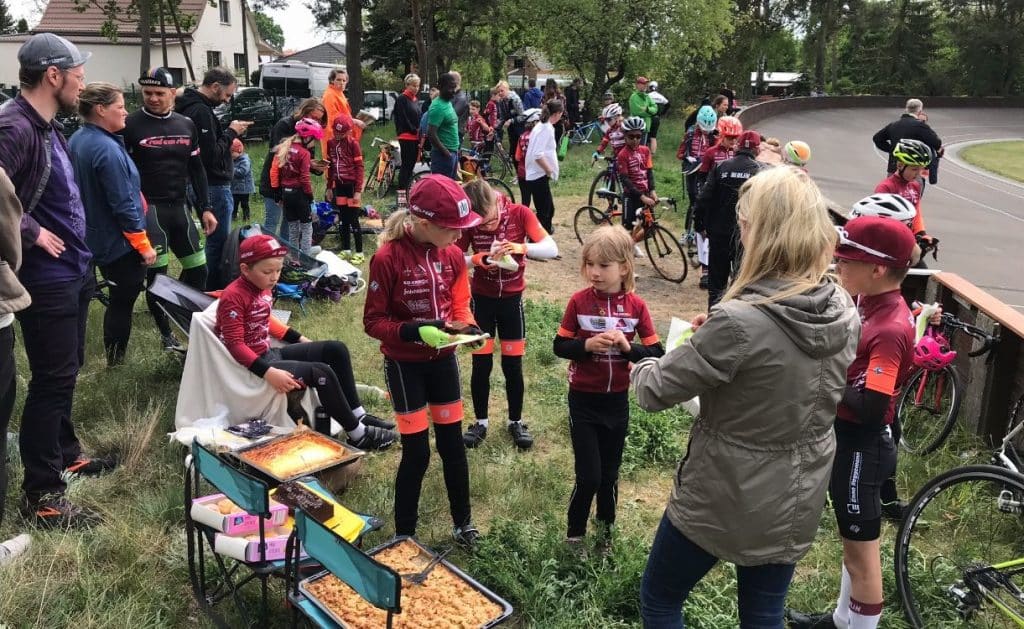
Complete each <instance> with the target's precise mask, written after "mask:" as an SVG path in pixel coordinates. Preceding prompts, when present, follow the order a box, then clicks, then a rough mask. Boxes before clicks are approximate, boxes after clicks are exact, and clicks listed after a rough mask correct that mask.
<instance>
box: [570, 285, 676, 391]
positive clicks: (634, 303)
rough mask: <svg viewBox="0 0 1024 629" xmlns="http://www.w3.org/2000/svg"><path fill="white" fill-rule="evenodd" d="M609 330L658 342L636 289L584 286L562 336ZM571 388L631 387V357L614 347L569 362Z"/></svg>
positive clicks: (630, 338)
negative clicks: (601, 289)
mask: <svg viewBox="0 0 1024 629" xmlns="http://www.w3.org/2000/svg"><path fill="white" fill-rule="evenodd" d="M609 330H621V331H622V333H623V334H624V335H625V337H626V340H628V341H630V342H632V341H633V339H634V338H636V337H637V336H639V337H640V342H641V343H642V344H644V345H655V344H657V343H658V342H659V341H658V333H657V331H655V329H654V322H653V321H652V320H651V313H650V311H648V310H647V304H646V303H644V300H643V299H640V297H638V296H637V295H636V294H635V293H626V292H618V293H615V294H613V295H610V294H606V293H600V292H598V291H597V290H595V289H594V288H592V287H589V288H584V289H583V290H581V291H579V292H577V293H576V294H574V295H573V296H572V297H571V298H569V305H568V306H567V307H566V309H565V316H563V317H562V325H561V326H560V327H559V328H558V336H561V337H564V338H570V339H583V340H586V339H588V338H590V337H592V336H597V335H598V334H601V333H602V332H607V331H609ZM569 388H570V389H572V390H574V391H584V392H589V393H619V392H622V391H627V390H628V389H629V361H628V360H627V359H626V357H625V356H623V355H622V353H621V352H620V351H619V350H618V348H615V347H613V348H612V349H611V350H610V351H609V352H607V353H596V352H590V353H588V355H587V359H586V360H574V361H571V362H570V363H569Z"/></svg>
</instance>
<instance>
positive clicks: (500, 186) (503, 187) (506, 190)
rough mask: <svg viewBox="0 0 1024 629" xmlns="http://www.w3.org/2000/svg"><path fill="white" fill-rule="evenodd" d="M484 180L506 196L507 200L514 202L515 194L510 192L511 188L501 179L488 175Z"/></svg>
mask: <svg viewBox="0 0 1024 629" xmlns="http://www.w3.org/2000/svg"><path fill="white" fill-rule="evenodd" d="M484 181H486V182H487V183H489V184H491V187H492V188H494V189H495V190H497V191H498V192H500V193H502V194H504V195H505V196H506V197H508V200H509V201H511V202H512V203H515V202H516V195H515V193H514V192H512V188H510V187H509V185H508V184H507V183H505V182H504V181H502V180H501V179H498V178H497V177H488V178H487V179H485V180H484Z"/></svg>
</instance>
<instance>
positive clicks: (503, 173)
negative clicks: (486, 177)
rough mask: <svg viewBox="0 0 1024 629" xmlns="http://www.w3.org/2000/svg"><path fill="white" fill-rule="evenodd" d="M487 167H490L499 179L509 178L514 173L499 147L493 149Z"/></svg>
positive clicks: (492, 173)
mask: <svg viewBox="0 0 1024 629" xmlns="http://www.w3.org/2000/svg"><path fill="white" fill-rule="evenodd" d="M487 167H488V168H489V169H490V173H491V176H492V177H496V178H498V179H508V177H509V175H511V174H513V170H512V167H510V166H509V163H508V160H507V159H506V158H505V155H504V154H502V152H501V151H500V150H499V149H498V148H495V149H494V150H493V151H491V155H490V160H489V161H488V162H487Z"/></svg>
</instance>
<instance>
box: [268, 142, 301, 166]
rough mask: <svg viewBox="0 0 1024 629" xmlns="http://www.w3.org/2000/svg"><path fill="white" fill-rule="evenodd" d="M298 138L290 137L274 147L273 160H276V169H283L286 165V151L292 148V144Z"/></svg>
mask: <svg viewBox="0 0 1024 629" xmlns="http://www.w3.org/2000/svg"><path fill="white" fill-rule="evenodd" d="M298 137H299V136H297V135H290V136H288V137H287V138H285V139H283V140H281V143H280V144H278V145H277V146H276V147H274V159H276V160H277V167H278V168H284V165H285V164H287V163H288V149H290V148H291V147H292V142H294V141H295V140H297V139H298Z"/></svg>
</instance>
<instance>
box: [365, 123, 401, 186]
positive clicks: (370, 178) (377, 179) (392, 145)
mask: <svg viewBox="0 0 1024 629" xmlns="http://www.w3.org/2000/svg"><path fill="white" fill-rule="evenodd" d="M378 144H380V152H379V153H378V154H377V162H376V163H375V164H374V165H373V168H372V169H370V172H369V173H367V175H366V186H365V187H366V189H370V188H373V190H374V196H376V197H377V198H378V199H383V198H384V197H385V196H387V194H388V190H389V189H390V188H391V186H392V184H394V181H395V173H396V172H397V171H398V150H399V148H398V141H397V140H385V139H384V138H381V137H374V138H373V141H372V142H370V147H371V148H372V147H375V146H377V145H378Z"/></svg>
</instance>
